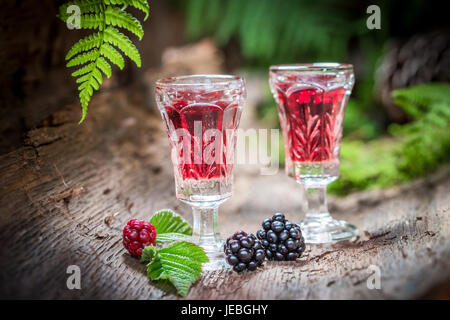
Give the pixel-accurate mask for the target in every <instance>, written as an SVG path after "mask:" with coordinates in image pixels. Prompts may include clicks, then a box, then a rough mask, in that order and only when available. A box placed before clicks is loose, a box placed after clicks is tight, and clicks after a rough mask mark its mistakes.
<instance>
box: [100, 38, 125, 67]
mask: <svg viewBox="0 0 450 320" xmlns="http://www.w3.org/2000/svg"><path fill="white" fill-rule="evenodd" d="M100 54H101V55H102V56H104V57H106V58H108V59H109V60H110V61H111V62H112V63H114V64H115V65H116V66H118V67H119V68H120V70H122V69H123V68H124V66H125V61H124V60H123V57H122V55H121V54H120V53H119V51H117V50H116V49H115V48H114V47H113V46H111V45H109V44H108V43H104V44H103V45H102V47H101V48H100Z"/></svg>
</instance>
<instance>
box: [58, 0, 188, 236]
mask: <svg viewBox="0 0 450 320" xmlns="http://www.w3.org/2000/svg"><path fill="white" fill-rule="evenodd" d="M116 5H121V6H122V8H118V7H116ZM70 6H77V7H78V9H79V10H80V25H81V29H97V30H98V31H97V32H96V33H93V34H91V35H88V36H86V37H85V38H83V39H81V40H79V41H78V42H77V43H75V44H74V45H73V46H72V48H71V49H70V50H69V52H68V53H67V55H66V61H67V67H77V66H80V67H79V68H78V70H76V71H74V72H72V76H73V77H78V78H77V80H76V82H77V83H80V86H79V87H78V90H79V98H80V102H81V107H82V111H83V113H82V118H81V121H80V123H81V122H82V121H83V120H84V118H85V117H86V113H87V108H88V104H89V102H90V100H91V97H92V95H93V93H94V91H95V90H99V88H100V86H101V85H102V83H103V76H102V72H103V73H104V74H105V75H106V76H107V77H108V78H109V77H111V74H112V70H111V65H110V62H111V63H113V64H115V65H117V66H118V67H119V68H120V69H123V68H124V66H125V60H124V57H123V56H122V54H121V52H119V51H118V50H117V49H116V48H115V47H117V48H118V49H120V50H121V51H122V52H123V53H124V55H125V56H127V57H129V58H130V59H131V60H132V61H134V62H135V63H136V65H137V66H138V67H140V66H141V64H142V62H141V56H140V54H139V51H138V49H137V48H136V46H135V45H134V44H133V42H132V41H131V40H130V39H129V38H128V37H127V36H125V35H124V34H122V33H121V32H120V31H119V30H117V29H116V28H114V27H112V26H117V27H121V28H123V29H126V30H128V31H130V32H132V33H134V34H135V35H137V36H138V37H139V39H142V37H143V35H144V30H143V28H142V25H141V23H140V22H139V20H137V19H136V18H135V17H133V16H132V15H131V14H129V13H127V12H126V11H125V9H126V7H127V6H132V7H134V8H137V9H138V10H140V11H142V12H144V13H145V15H146V16H145V17H146V18H147V17H148V15H149V6H148V1H147V0H72V1H68V2H66V3H65V4H63V5H61V6H60V7H59V14H58V17H59V18H60V19H61V20H63V21H64V22H66V21H67V20H68V18H69V17H70V16H71V15H73V14H74V13H75V12H74V10H71V11H70V12H69V13H68V12H67V10H68V8H69V7H70ZM114 46H115V47H114ZM105 58H107V59H108V60H109V61H108V60H106V59H105ZM166 238H168V237H166ZM172 238H174V239H175V238H176V239H183V237H176V236H173V237H172Z"/></svg>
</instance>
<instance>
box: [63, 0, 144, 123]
mask: <svg viewBox="0 0 450 320" xmlns="http://www.w3.org/2000/svg"><path fill="white" fill-rule="evenodd" d="M71 5H76V6H78V7H79V8H80V14H81V16H80V24H81V28H82V29H98V30H99V31H98V32H96V33H94V34H91V35H89V36H87V37H85V38H83V39H81V40H79V41H78V42H77V43H75V44H74V45H73V47H72V48H71V49H70V50H69V52H68V53H67V55H66V61H68V62H67V67H77V66H80V67H79V69H78V70H76V71H74V72H72V76H73V77H77V79H76V83H79V84H80V85H79V86H78V91H79V98H80V102H81V108H82V117H81V120H80V123H81V122H83V120H84V119H85V118H86V113H87V109H88V105H89V102H90V100H91V97H92V95H93V94H94V91H96V90H99V89H100V86H101V85H102V83H103V75H102V72H103V73H104V74H105V75H106V76H107V77H108V78H109V77H111V74H112V70H111V65H110V62H111V63H113V64H115V65H117V66H118V67H119V68H120V69H121V70H122V69H123V68H124V66H125V60H124V58H123V56H122V54H121V53H120V52H119V51H118V50H117V49H116V48H115V47H117V48H118V49H120V50H121V51H122V52H123V54H124V55H125V56H127V57H129V58H130V59H131V60H132V61H134V62H135V63H136V65H137V66H138V67H140V66H141V63H142V62H141V56H140V54H139V51H138V49H137V48H136V46H135V45H134V44H133V42H131V40H130V39H129V38H128V37H127V36H126V35H124V34H122V33H121V32H120V31H119V30H118V29H117V28H115V27H114V26H116V27H120V28H123V29H125V30H128V31H130V32H131V33H133V34H135V35H136V36H137V37H138V38H139V39H142V37H143V35H144V30H143V28H142V25H141V23H140V22H139V20H137V19H136V18H134V17H133V16H132V15H131V14H129V13H127V12H126V11H125V8H126V6H132V7H134V8H137V9H139V10H140V11H142V12H144V13H145V14H146V17H145V19H146V18H147V17H148V15H149V6H148V2H147V0H73V1H70V2H68V3H66V4H64V5H62V6H61V7H60V14H59V15H58V16H59V18H61V19H62V20H63V21H67V20H68V18H69V14H67V8H68V7H69V6H71ZM115 5H123V6H124V8H122V9H120V8H118V7H115ZM107 59H108V60H109V61H108V60H107Z"/></svg>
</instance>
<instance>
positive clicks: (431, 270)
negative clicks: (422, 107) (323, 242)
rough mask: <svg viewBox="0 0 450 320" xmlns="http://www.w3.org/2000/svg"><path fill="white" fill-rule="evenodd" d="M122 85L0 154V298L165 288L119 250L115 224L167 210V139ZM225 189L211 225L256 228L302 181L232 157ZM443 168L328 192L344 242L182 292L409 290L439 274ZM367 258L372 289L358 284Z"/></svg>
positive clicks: (449, 189)
mask: <svg viewBox="0 0 450 320" xmlns="http://www.w3.org/2000/svg"><path fill="white" fill-rule="evenodd" d="M141 105H142V101H140V100H139V99H135V98H133V97H131V98H130V97H129V96H127V95H126V94H125V93H124V92H123V91H120V90H119V91H116V92H104V93H100V94H99V95H97V96H95V98H94V99H93V101H92V103H91V105H90V110H89V115H88V118H87V121H86V122H85V123H84V124H83V125H81V126H78V125H77V124H76V122H77V120H78V119H79V106H78V105H74V106H70V107H68V108H66V109H64V110H63V111H59V112H57V113H55V114H53V116H51V117H50V118H49V119H47V120H46V121H45V122H44V123H43V124H42V125H41V126H40V127H37V128H36V129H34V130H32V131H29V132H28V133H27V137H26V140H25V143H24V146H23V147H21V148H19V149H17V150H15V151H12V152H10V153H8V154H5V155H3V156H1V157H0V176H1V177H2V178H1V181H0V210H1V214H0V250H1V255H0V270H1V272H0V284H1V285H0V297H1V298H35V299H36V298H38V299H69V298H76V299H112V298H113V299H161V298H163V299H176V298H179V297H177V296H176V295H174V294H173V291H169V292H166V291H164V287H163V285H162V284H155V283H151V282H150V281H149V280H148V279H147V277H146V275H145V267H144V266H143V265H141V264H139V263H138V261H136V260H135V259H133V258H131V257H130V256H129V255H128V254H127V253H126V251H125V250H124V249H123V247H122V243H121V233H122V227H123V225H124V224H125V223H126V222H127V221H128V220H129V219H131V218H140V219H148V218H149V217H150V216H151V214H152V213H153V212H154V211H156V210H158V209H162V208H172V209H174V210H176V211H177V212H178V213H180V214H181V215H183V216H184V217H186V219H188V220H191V214H190V209H189V208H188V207H187V206H185V205H183V204H181V203H180V202H179V201H177V200H176V199H175V195H174V184H173V174H172V169H171V165H170V159H169V153H168V145H167V138H166V135H165V133H164V132H163V130H162V121H161V119H160V117H159V115H157V114H154V113H151V112H149V111H147V110H146V109H145V108H143V107H141ZM235 176H236V178H235V195H234V196H233V197H232V199H231V200H229V201H228V202H227V203H225V204H224V205H223V207H222V208H221V216H220V224H221V229H222V232H223V234H227V235H228V234H230V233H231V232H233V231H235V230H237V229H241V228H244V229H245V230H247V231H249V232H256V230H257V228H258V227H259V223H260V221H262V220H263V219H264V218H265V217H267V216H270V215H271V214H273V213H274V212H276V211H283V212H284V213H285V214H286V215H287V216H288V218H290V219H291V220H297V219H299V218H300V217H301V213H302V210H303V207H304V206H303V196H302V191H301V188H300V187H299V186H298V185H296V184H295V183H294V182H293V181H290V180H289V179H288V178H287V177H285V175H284V173H283V172H279V173H278V174H276V175H273V176H260V175H259V174H258V171H257V169H255V168H245V167H242V168H237V170H236V174H235ZM449 194H450V169H449V168H446V169H445V168H444V169H442V170H441V171H440V172H438V173H436V174H435V175H433V176H432V177H430V178H429V179H428V180H420V181H416V182H414V183H411V184H409V185H406V186H403V187H398V188H394V189H389V190H385V191H371V192H367V193H361V194H355V195H352V196H350V197H347V198H344V199H332V200H331V206H330V207H331V209H332V210H333V214H335V216H336V217H338V218H342V219H348V220H350V221H351V222H353V223H355V224H356V225H357V226H358V227H359V229H360V231H361V237H360V238H359V239H358V240H357V241H355V242H347V243H340V244H334V245H330V246H308V247H307V251H306V254H305V255H304V256H303V257H302V258H301V259H300V260H298V261H297V262H289V263H288V262H286V263H275V262H268V263H266V266H265V268H263V269H261V270H259V271H258V272H254V273H248V274H243V275H236V274H233V273H231V272H229V271H223V270H222V271H216V272H209V273H205V274H204V276H203V277H202V279H201V280H200V281H198V282H197V283H196V284H195V286H194V287H193V288H192V289H191V291H190V292H189V295H188V297H187V298H190V299H327V298H333V299H357V298H374V299H378V298H382V299H385V298H394V299H399V298H416V297H421V296H423V295H425V294H427V293H428V292H429V291H430V290H431V289H433V288H435V287H436V286H438V285H440V284H442V283H445V281H448V280H449V279H450V222H449V207H450V198H449ZM69 265H78V266H79V267H80V268H81V274H82V281H81V286H82V289H81V290H68V289H67V287H66V279H67V277H68V275H67V274H66V268H67V267H68V266H69ZM370 265H376V266H378V267H379V268H380V269H381V289H380V290H369V289H368V288H367V285H366V281H367V278H368V277H369V276H370V274H371V272H370V270H368V267H369V266H370Z"/></svg>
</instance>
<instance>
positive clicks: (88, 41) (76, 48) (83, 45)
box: [66, 32, 102, 60]
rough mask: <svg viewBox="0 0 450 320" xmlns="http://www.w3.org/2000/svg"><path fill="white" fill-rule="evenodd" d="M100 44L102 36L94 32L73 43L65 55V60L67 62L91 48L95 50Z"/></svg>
mask: <svg viewBox="0 0 450 320" xmlns="http://www.w3.org/2000/svg"><path fill="white" fill-rule="evenodd" d="M101 44H102V34H101V33H100V32H96V33H94V34H91V35H89V36H87V37H85V38H83V39H81V40H79V41H78V42H77V43H75V44H74V45H73V46H72V48H71V49H70V50H69V52H68V53H67V55H66V60H69V59H70V58H72V57H73V56H75V55H76V54H78V53H81V52H86V51H89V50H91V49H93V48H97V47H99V46H100V45H101Z"/></svg>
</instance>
